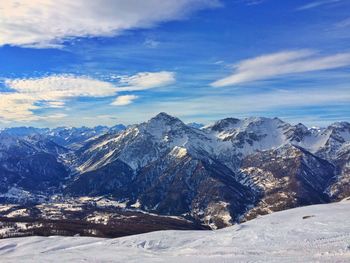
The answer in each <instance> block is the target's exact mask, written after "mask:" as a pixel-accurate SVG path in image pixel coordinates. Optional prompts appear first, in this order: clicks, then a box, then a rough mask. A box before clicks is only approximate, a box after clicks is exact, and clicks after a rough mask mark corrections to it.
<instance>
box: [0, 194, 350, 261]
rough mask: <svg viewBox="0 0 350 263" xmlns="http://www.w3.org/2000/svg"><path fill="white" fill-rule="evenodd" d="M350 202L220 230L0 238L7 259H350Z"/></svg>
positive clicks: (0, 253) (1, 251) (0, 248)
mask: <svg viewBox="0 0 350 263" xmlns="http://www.w3.org/2000/svg"><path fill="white" fill-rule="evenodd" d="M349 216H350V201H349V200H343V201H342V202H339V203H333V204H326V205H315V206H309V207H302V208H296V209H291V210H287V211H283V212H277V213H274V214H271V215H267V216H263V217H259V218H257V219H255V220H252V221H249V222H246V223H243V224H241V225H235V226H233V227H229V228H225V229H221V230H217V231H159V232H153V233H148V234H142V235H135V236H129V237H123V238H117V239H102V238H88V237H58V236H55V237H24V238H23V237H21V238H13V239H4V240H0V257H1V262H82V261H85V262H146V263H147V262H169V263H171V262H349V261H350V221H349V220H348V218H349Z"/></svg>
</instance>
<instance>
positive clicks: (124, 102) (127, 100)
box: [111, 95, 138, 106]
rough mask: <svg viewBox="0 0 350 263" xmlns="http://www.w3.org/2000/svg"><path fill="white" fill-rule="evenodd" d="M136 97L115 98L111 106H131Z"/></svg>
mask: <svg viewBox="0 0 350 263" xmlns="http://www.w3.org/2000/svg"><path fill="white" fill-rule="evenodd" d="M137 98H138V96H136V95H123V96H119V97H117V98H116V99H115V100H114V101H113V102H112V103H111V105H113V106H125V105H129V104H131V103H132V102H133V101H134V100H136V99H137Z"/></svg>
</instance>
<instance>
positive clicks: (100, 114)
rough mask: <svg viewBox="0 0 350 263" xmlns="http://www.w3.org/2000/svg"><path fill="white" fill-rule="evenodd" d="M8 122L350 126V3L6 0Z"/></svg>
mask: <svg viewBox="0 0 350 263" xmlns="http://www.w3.org/2000/svg"><path fill="white" fill-rule="evenodd" d="M0 17H2V20H0V127H6V126H18V125H26V126H27V125H33V126H49V127H53V126H62V125H69V126H82V125H87V126H94V125H99V124H103V125H113V124H116V123H124V124H131V123H137V122H141V121H145V120H147V119H148V118H150V117H152V116H153V115H155V114H157V113H158V112H160V111H165V112H168V113H169V114H172V115H175V116H178V117H180V118H181V119H183V120H184V121H186V122H191V121H197V122H203V123H208V122H211V121H213V120H216V119H220V118H224V117H229V116H230V117H239V118H243V117H248V116H267V117H274V116H277V117H280V118H282V119H284V120H286V121H289V122H292V123H297V122H303V123H305V124H307V125H320V126H323V125H327V124H329V123H331V122H334V121H340V120H343V121H350V114H349V113H350V107H349V106H350V86H349V85H350V74H349V73H350V45H349V43H350V1H347V0H319V1H318V0H310V1H308V0H303V1H301V0H300V1H298V0H290V1H289V0H286V1H279V0H261V1H259V0H250V1H249V0H246V1H245V0H237V1H235V0H226V1H225V0H221V1H220V0H179V1H172V0H148V1H141V0H130V1H122V0H113V1H112V0H98V1H83V0H78V1H74V3H73V4H72V3H71V1H68V0H61V1H53V0H35V1H32V0H23V1H20V2H19V3H18V1H14V0H5V1H2V2H1V3H0Z"/></svg>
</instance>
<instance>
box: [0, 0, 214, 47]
mask: <svg viewBox="0 0 350 263" xmlns="http://www.w3.org/2000/svg"><path fill="white" fill-rule="evenodd" d="M219 5H220V2H219V0H177V1H173V0H147V1H139V0H128V1H125V0H75V1H71V0H60V1H56V0H35V1H33V0H21V1H15V0H9V1H0V17H1V19H0V36H1V37H0V46H1V45H6V44H9V45H16V46H29V47H36V48H47V47H51V48H57V47H61V46H62V43H63V42H64V41H66V40H69V39H71V38H74V37H90V36H115V35H118V34H120V33H122V32H123V31H125V30H130V29H135V28H149V27H152V26H154V25H157V24H158V23H161V22H164V21H170V20H176V19H182V18H184V17H186V16H187V15H188V14H190V13H191V12H193V11H196V10H200V9H203V8H213V7H217V6H219Z"/></svg>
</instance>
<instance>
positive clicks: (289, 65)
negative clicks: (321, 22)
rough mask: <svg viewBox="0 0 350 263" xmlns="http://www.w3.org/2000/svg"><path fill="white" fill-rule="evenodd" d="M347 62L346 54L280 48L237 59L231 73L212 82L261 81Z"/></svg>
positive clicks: (218, 84)
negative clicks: (279, 49) (323, 53)
mask: <svg viewBox="0 0 350 263" xmlns="http://www.w3.org/2000/svg"><path fill="white" fill-rule="evenodd" d="M349 65H350V53H340V54H335V55H330V56H318V55H317V53H316V52H314V51H310V50H297V51H284V52H279V53H273V54H268V55H263V56H260V57H255V58H252V59H247V60H243V61H240V62H239V63H237V64H236V65H235V66H234V69H235V71H234V73H233V74H231V75H230V76H228V77H225V78H222V79H219V80H217V81H215V82H213V83H212V84H211V85H212V86H213V87H223V86H230V85H237V84H242V83H248V82H253V81H257V80H264V79H269V78H273V77H279V76H284V75H288V74H297V73H304V72H311V71H319V70H327V69H335V68H340V67H345V66H349Z"/></svg>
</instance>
